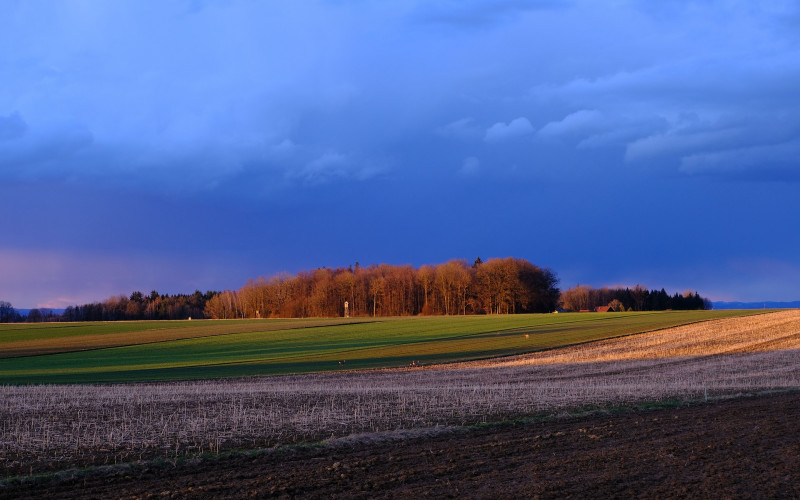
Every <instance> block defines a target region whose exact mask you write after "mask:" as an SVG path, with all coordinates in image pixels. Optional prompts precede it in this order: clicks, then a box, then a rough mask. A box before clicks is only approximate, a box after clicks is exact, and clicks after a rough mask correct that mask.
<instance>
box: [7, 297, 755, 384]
mask: <svg viewBox="0 0 800 500" xmlns="http://www.w3.org/2000/svg"><path fill="white" fill-rule="evenodd" d="M741 314H754V312H752V311H751V312H741V311H672V312H660V313H622V314H557V315H551V314H540V315H508V316H467V317H413V318H389V319H385V318H380V319H379V320H375V321H373V320H371V319H367V318H361V319H349V320H345V319H319V320H236V321H175V322H130V323H83V324H53V325H49V326H48V325H32V326H30V327H29V328H26V327H25V326H21V325H10V326H2V327H0V383H7V384H27V383H75V382H78V383H87V382H129V381H147V380H170V379H172V380H175V379H207V378H218V377H231V376H250V375H269V374H282V373H308V372H319V371H337V370H342V369H360V368H384V367H401V366H408V365H418V364H426V365H429V364H435V363H442V362H452V361H462V360H471V359H480V358H490V357H497V356H508V355H514V354H521V353H527V352H533V351H537V350H541V349H549V348H554V347H561V346H564V345H570V344H576V343H581V342H587V341H594V340H600V339H604V338H609V337H615V336H621V335H628V334H632V333H639V332H644V331H649V330H656V329H660V328H666V327H671V326H676V325H681V324H686V323H691V322H696V321H702V320H708V319H714V318H720V317H730V316H735V315H741Z"/></svg>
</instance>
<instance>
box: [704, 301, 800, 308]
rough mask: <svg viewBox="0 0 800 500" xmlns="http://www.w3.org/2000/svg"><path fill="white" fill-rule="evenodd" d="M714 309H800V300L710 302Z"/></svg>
mask: <svg viewBox="0 0 800 500" xmlns="http://www.w3.org/2000/svg"><path fill="white" fill-rule="evenodd" d="M712 304H713V305H714V309H800V300H795V301H794V302H769V301H766V302H712Z"/></svg>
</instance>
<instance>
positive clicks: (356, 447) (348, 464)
mask: <svg viewBox="0 0 800 500" xmlns="http://www.w3.org/2000/svg"><path fill="white" fill-rule="evenodd" d="M797 415H800V394H798V393H788V394H787V393H784V394H778V395H770V396H759V397H749V398H739V399H734V400H726V401H722V402H717V403H712V404H695V405H690V406H685V407H677V408H669V409H659V410H641V409H637V410H625V411H622V412H619V413H616V414H611V415H607V414H606V415H592V416H584V417H572V418H556V419H551V420H548V421H544V422H537V423H526V424H516V425H513V424H504V425H499V426H494V427H489V428H483V429H478V430H463V429H445V430H441V431H436V432H429V433H427V434H425V435H421V436H417V437H407V436H406V437H403V436H398V435H394V434H391V433H390V434H378V435H373V436H361V437H356V438H350V439H348V440H342V441H333V442H331V443H329V444H328V445H327V446H324V447H319V448H294V449H285V450H279V451H273V452H267V453H261V454H254V455H250V456H245V455H240V456H232V457H227V458H219V459H207V460H204V461H193V462H188V463H181V464H175V465H173V464H169V463H167V464H164V463H162V464H160V465H157V466H152V465H151V466H140V467H139V468H129V467H126V468H117V469H112V470H110V471H106V472H95V473H93V474H89V475H85V476H82V477H78V478H74V479H61V480H51V481H48V482H44V483H38V484H21V485H20V484H17V485H11V486H7V487H5V489H0V497H2V498H20V499H22V498H50V499H56V498H176V497H177V498H184V497H185V498H206V497H214V498H248V497H278V498H293V497H302V498H416V497H432V498H612V497H613V498H635V497H642V498H798V497H800V419H798V418H797Z"/></svg>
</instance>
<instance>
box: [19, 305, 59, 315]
mask: <svg viewBox="0 0 800 500" xmlns="http://www.w3.org/2000/svg"><path fill="white" fill-rule="evenodd" d="M37 309H39V310H40V311H41V312H45V311H52V312H53V314H64V309H50V308H47V307H39V308H37ZM14 310H15V311H17V313H19V315H20V316H27V315H28V314H29V313H30V312H31V311H32V310H33V309H17V308H16V307H15V308H14Z"/></svg>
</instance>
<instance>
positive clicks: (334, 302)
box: [0, 257, 711, 322]
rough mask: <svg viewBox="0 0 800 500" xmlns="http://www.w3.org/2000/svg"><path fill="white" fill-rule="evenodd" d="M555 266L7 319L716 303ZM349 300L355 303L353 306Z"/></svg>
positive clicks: (329, 282) (296, 284)
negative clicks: (588, 280)
mask: <svg viewBox="0 0 800 500" xmlns="http://www.w3.org/2000/svg"><path fill="white" fill-rule="evenodd" d="M557 285H558V278H557V277H556V274H555V273H554V272H553V271H552V270H550V269H548V268H541V267H538V266H536V265H534V264H532V263H530V262H528V261H527V260H525V259H518V258H513V257H508V258H503V259H501V258H495V259H489V260H487V261H486V262H484V261H482V260H481V259H480V258H477V259H476V260H475V261H474V262H473V263H472V264H469V263H468V262H467V261H466V260H463V259H454V260H450V261H448V262H446V263H444V264H437V265H424V266H420V267H418V268H415V267H413V266H411V265H402V266H397V265H390V264H380V265H370V266H367V267H363V266H361V265H360V264H358V263H356V264H355V265H354V266H349V267H346V268H342V267H339V268H335V269H330V268H324V267H323V268H319V269H316V270H313V271H301V272H299V273H297V274H296V275H290V274H286V273H284V274H279V275H275V276H272V277H270V278H258V279H254V280H250V281H248V282H247V283H245V285H244V286H243V287H241V288H240V289H238V290H226V291H222V292H217V291H207V292H205V293H203V292H200V291H199V290H198V291H195V292H194V293H193V294H177V295H169V294H159V293H158V292H157V291H155V290H154V291H152V292H150V294H147V295H145V294H143V293H142V292H138V291H137V292H133V293H132V294H131V295H130V296H125V295H120V296H115V297H110V298H108V299H106V300H105V301H102V302H95V303H91V304H83V305H76V306H70V307H67V308H66V310H65V311H64V312H63V313H62V314H54V313H53V312H52V311H47V310H38V309H33V310H31V311H30V313H29V314H28V315H27V316H23V315H20V314H19V313H18V312H16V311H15V310H14V308H13V307H11V304H9V303H8V302H0V322H16V321H29V322H38V321H119V320H164V319H187V318H195V319H203V318H211V319H232V318H307V317H341V316H345V315H346V314H347V315H349V316H354V317H359V316H361V317H367V316H415V315H467V314H516V313H549V312H553V311H557V310H563V311H575V312H578V311H595V310H597V308H598V307H600V308H603V310H609V311H658V310H667V309H674V310H690V309H710V308H711V303H710V302H709V301H708V300H707V299H704V298H702V297H701V296H700V295H699V294H697V292H684V293H683V294H677V293H676V294H674V295H669V294H667V292H666V291H665V290H664V289H663V288H662V289H661V290H648V289H646V288H644V287H642V286H640V285H636V286H635V287H633V288H600V289H595V288H592V287H589V286H586V285H577V286H575V287H573V288H570V289H568V290H566V291H564V292H561V291H560V290H559V289H558V287H557ZM345 303H347V311H345Z"/></svg>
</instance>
